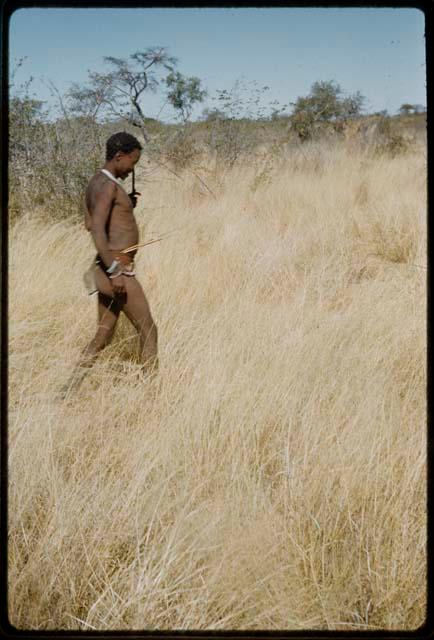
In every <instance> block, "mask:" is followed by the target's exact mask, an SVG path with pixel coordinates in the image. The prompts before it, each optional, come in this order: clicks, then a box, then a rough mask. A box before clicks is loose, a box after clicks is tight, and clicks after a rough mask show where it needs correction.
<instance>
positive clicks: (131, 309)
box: [65, 133, 158, 391]
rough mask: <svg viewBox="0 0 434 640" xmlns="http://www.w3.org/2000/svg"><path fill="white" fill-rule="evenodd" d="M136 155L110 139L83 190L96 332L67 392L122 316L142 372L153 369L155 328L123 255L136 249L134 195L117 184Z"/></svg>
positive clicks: (133, 145)
mask: <svg viewBox="0 0 434 640" xmlns="http://www.w3.org/2000/svg"><path fill="white" fill-rule="evenodd" d="M141 149H142V147H141V145H140V143H139V141H138V140H137V139H136V138H135V137H134V136H132V135H130V134H128V133H116V134H114V135H112V136H111V137H110V138H109V139H108V140H107V144H106V163H105V165H104V168H103V169H100V170H99V171H98V172H97V173H96V174H95V175H94V176H93V177H92V178H91V179H90V181H89V184H88V187H87V190H86V209H87V211H86V213H85V226H86V229H87V230H88V231H90V232H91V234H92V238H93V241H94V244H95V247H96V250H97V252H98V253H97V256H96V259H95V266H94V270H95V271H94V276H95V286H96V289H97V291H98V327H97V331H96V334H95V337H94V338H93V340H92V341H91V342H90V343H89V344H88V345H87V347H86V349H85V350H84V352H83V354H82V357H81V360H80V362H79V364H78V367H77V370H76V372H75V373H74V375H73V380H72V381H71V384H69V385H68V388H67V390H70V389H71V387H77V386H78V385H79V384H80V382H81V380H82V378H83V376H84V373H85V369H84V368H85V367H89V366H92V364H93V362H94V360H95V358H96V356H97V354H98V352H99V351H101V350H102V349H103V348H104V347H105V346H106V345H107V344H109V342H110V340H111V338H112V337H113V334H114V330H115V326H116V322H117V320H118V317H119V314H120V312H121V311H123V312H124V313H125V315H126V316H127V318H128V319H129V320H130V321H131V323H132V324H133V326H134V327H135V328H136V330H137V331H138V334H139V338H140V349H141V359H142V362H143V366H144V369H145V370H147V371H149V372H150V373H153V372H155V371H156V369H157V367H158V359H157V328H156V326H155V323H154V321H153V319H152V316H151V312H150V309H149V305H148V302H147V300H146V297H145V294H144V292H143V289H142V287H141V285H140V283H139V282H138V281H137V279H136V276H135V272H134V256H135V253H136V250H133V251H131V252H129V253H122V251H124V250H125V249H128V248H129V247H131V246H134V245H136V244H138V242H139V232H138V228H137V223H136V220H135V218H134V214H133V207H134V205H135V198H134V195H132V194H130V195H128V194H127V193H126V191H125V190H124V188H123V186H122V185H121V183H120V182H119V179H122V180H124V179H125V178H126V177H127V176H128V175H129V174H130V173H131V172H132V171H133V169H134V166H135V165H136V164H137V162H138V161H139V158H140V151H141ZM65 391H66V389H65Z"/></svg>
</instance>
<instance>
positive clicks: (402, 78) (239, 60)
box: [9, 7, 426, 122]
mask: <svg viewBox="0 0 434 640" xmlns="http://www.w3.org/2000/svg"><path fill="white" fill-rule="evenodd" d="M424 29H425V17H424V14H423V13H422V12H421V11H419V10H418V9H415V8H406V9H405V8H345V9H344V8H322V9H320V8H314V7H312V8H303V9H301V8H300V9H298V8H290V7H270V8H256V7H251V8H230V7H225V8H139V9H124V8H119V9H108V8H100V9H77V8H69V9H63V8H45V9H44V8H40V9H39V8H26V9H19V10H17V11H16V12H15V13H14V14H13V15H12V16H11V20H10V24H9V66H10V70H12V69H13V68H16V64H17V61H18V60H19V59H21V58H25V60H24V62H23V64H22V65H21V66H20V67H19V69H17V70H16V73H15V76H14V85H15V86H16V87H18V86H19V85H20V84H22V83H23V82H25V81H26V80H28V79H29V77H30V76H32V77H33V78H34V80H33V81H32V84H31V92H32V94H33V95H34V97H36V98H38V99H40V100H43V101H45V102H46V106H54V99H53V97H52V96H51V93H50V89H49V87H48V84H49V82H52V83H54V85H55V86H56V87H57V89H58V90H59V91H60V92H61V93H62V94H63V93H64V92H65V91H67V90H68V88H69V87H70V86H71V84H72V83H75V82H77V83H85V82H86V79H87V72H88V70H92V71H105V70H107V69H108V67H107V66H105V65H104V62H103V58H104V56H114V57H118V58H128V56H130V55H131V54H133V53H135V52H136V51H143V50H145V49H146V48H147V47H149V46H154V45H155V46H164V47H167V49H168V52H169V53H170V54H171V55H173V56H175V57H176V58H177V59H178V69H179V71H181V73H183V74H184V75H187V76H196V77H199V78H200V79H201V81H202V83H203V86H204V87H205V88H206V89H207V91H208V97H207V98H206V100H205V101H204V103H202V104H201V105H199V106H198V107H197V108H196V109H195V110H194V112H193V119H196V118H198V117H200V116H201V113H202V111H203V109H204V108H205V107H207V108H213V107H216V106H218V102H217V101H216V92H217V91H218V90H221V89H226V90H228V91H231V90H233V89H234V86H235V84H236V83H237V81H238V82H240V81H242V83H243V84H244V87H245V88H244V90H242V94H241V95H242V97H244V99H247V98H249V97H250V98H251V97H252V96H253V93H254V89H255V87H256V88H259V87H263V86H267V87H269V89H267V90H264V91H263V97H262V98H261V99H262V103H263V105H264V107H265V108H266V109H268V112H270V107H269V103H270V102H272V101H275V100H277V101H278V103H279V105H280V106H284V105H288V104H289V103H291V102H294V101H295V100H296V99H297V97H299V96H306V95H308V94H309V92H310V90H311V87H312V84H313V83H314V82H316V81H329V80H333V81H335V82H337V83H338V84H339V85H340V87H341V89H342V91H343V93H344V95H350V94H353V93H355V92H357V91H360V92H361V93H362V94H363V95H364V96H365V97H366V103H365V112H366V113H368V112H369V113H372V112H375V111H381V110H384V109H386V110H387V111H388V112H389V113H390V114H394V113H396V112H397V110H398V109H399V107H400V106H401V104H403V103H410V104H421V105H426V85H425V82H426V67H425V37H424ZM254 83H256V84H254ZM162 95H163V94H161V93H160V94H156V95H152V94H150V95H149V96H148V97H147V98H146V102H144V103H143V104H144V105H145V109H146V114H147V115H148V116H149V117H156V116H157V115H158V114H159V111H160V109H161V106H162V105H163V103H164V99H163V97H162ZM286 111H287V112H289V113H290V111H291V107H290V106H289V107H287V109H286ZM159 117H160V119H161V120H163V121H167V122H169V121H173V118H174V112H173V110H172V109H171V107H170V106H168V105H166V107H163V110H162V111H161V113H160V115H159Z"/></svg>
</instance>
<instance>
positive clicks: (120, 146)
mask: <svg viewBox="0 0 434 640" xmlns="http://www.w3.org/2000/svg"><path fill="white" fill-rule="evenodd" d="M134 149H139V150H141V149H142V145H141V144H140V142H139V141H138V140H137V138H135V137H134V136H132V135H131V134H130V133H126V132H125V131H121V132H120V133H115V134H113V135H112V136H110V138H109V139H108V140H107V142H106V160H111V159H112V158H114V157H115V155H116V154H117V152H118V151H122V152H123V153H131V151H133V150H134Z"/></svg>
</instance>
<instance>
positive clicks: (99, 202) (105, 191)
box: [90, 181, 116, 267]
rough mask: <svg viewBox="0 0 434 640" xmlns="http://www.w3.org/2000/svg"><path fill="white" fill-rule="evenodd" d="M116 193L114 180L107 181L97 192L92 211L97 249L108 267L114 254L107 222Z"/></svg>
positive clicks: (92, 227)
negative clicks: (110, 247) (110, 246)
mask: <svg viewBox="0 0 434 640" xmlns="http://www.w3.org/2000/svg"><path fill="white" fill-rule="evenodd" d="M115 194H116V185H115V184H114V182H112V181H110V182H109V181H107V182H106V183H105V184H104V185H103V186H102V188H101V190H100V191H99V192H98V193H97V194H95V206H94V208H93V211H92V225H91V229H90V231H91V234H92V238H93V241H94V243H95V247H96V250H97V251H98V254H99V255H100V257H101V259H102V261H103V262H104V264H105V265H106V267H110V265H111V264H112V262H113V254H112V253H111V252H110V249H109V246H108V238H107V233H106V224H107V220H108V217H109V215H110V211H111V208H112V205H113V200H114V198H115Z"/></svg>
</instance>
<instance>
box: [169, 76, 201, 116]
mask: <svg viewBox="0 0 434 640" xmlns="http://www.w3.org/2000/svg"><path fill="white" fill-rule="evenodd" d="M166 85H167V87H168V89H169V91H168V93H167V99H168V101H169V103H170V104H171V105H172V106H173V107H174V108H175V109H176V110H177V111H179V113H180V114H181V117H182V119H183V120H184V122H186V121H187V120H188V119H189V117H190V115H191V111H192V108H193V105H194V104H195V103H196V102H203V99H204V98H205V96H206V95H207V92H206V91H205V90H204V89H202V88H201V81H200V80H199V78H195V77H190V78H186V77H185V76H183V75H182V74H181V73H179V71H176V72H174V71H172V72H171V73H169V75H168V76H167V78H166Z"/></svg>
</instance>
